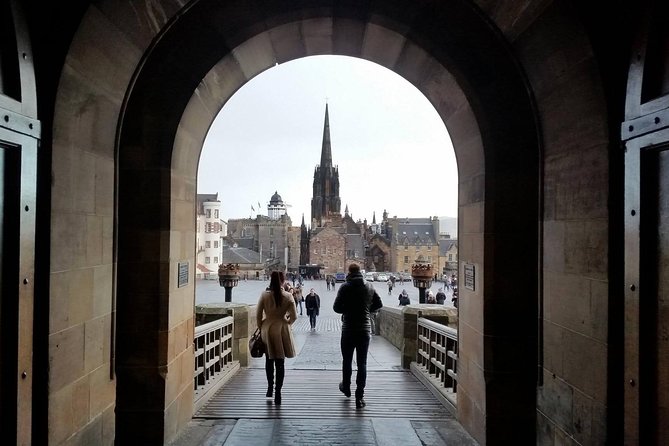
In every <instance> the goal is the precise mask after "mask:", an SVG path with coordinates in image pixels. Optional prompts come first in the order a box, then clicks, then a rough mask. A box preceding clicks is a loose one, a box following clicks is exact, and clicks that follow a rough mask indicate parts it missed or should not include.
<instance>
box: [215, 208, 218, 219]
mask: <svg viewBox="0 0 669 446" xmlns="http://www.w3.org/2000/svg"><path fill="white" fill-rule="evenodd" d="M214 218H218V209H214Z"/></svg>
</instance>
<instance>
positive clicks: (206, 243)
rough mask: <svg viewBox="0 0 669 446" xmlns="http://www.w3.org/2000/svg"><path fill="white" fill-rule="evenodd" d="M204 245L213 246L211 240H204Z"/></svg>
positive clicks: (206, 246)
mask: <svg viewBox="0 0 669 446" xmlns="http://www.w3.org/2000/svg"><path fill="white" fill-rule="evenodd" d="M204 247H205V248H211V242H210V241H209V240H207V241H206V242H204Z"/></svg>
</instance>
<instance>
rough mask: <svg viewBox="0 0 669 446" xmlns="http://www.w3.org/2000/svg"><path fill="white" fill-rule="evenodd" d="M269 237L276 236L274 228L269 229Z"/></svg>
mask: <svg viewBox="0 0 669 446" xmlns="http://www.w3.org/2000/svg"><path fill="white" fill-rule="evenodd" d="M269 236H270V237H273V236H274V228H269Z"/></svg>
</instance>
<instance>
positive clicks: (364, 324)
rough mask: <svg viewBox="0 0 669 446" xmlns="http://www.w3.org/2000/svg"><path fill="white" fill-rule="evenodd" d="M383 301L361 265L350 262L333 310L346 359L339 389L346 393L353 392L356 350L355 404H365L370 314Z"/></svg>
mask: <svg viewBox="0 0 669 446" xmlns="http://www.w3.org/2000/svg"><path fill="white" fill-rule="evenodd" d="M381 307H383V304H382V303H381V298H380V297H379V295H378V294H377V293H376V291H375V290H374V287H372V285H370V284H368V283H367V282H365V279H364V278H363V277H362V274H361V273H360V267H359V266H358V265H355V264H351V265H349V267H348V276H346V283H344V284H343V285H342V286H340V287H339V292H338V293H337V297H336V298H335V301H334V306H333V308H334V311H335V312H336V313H340V314H341V315H342V316H341V319H342V326H341V355H342V360H343V365H342V375H343V381H342V382H340V383H339V390H340V391H341V392H342V393H343V394H344V395H346V396H347V397H350V396H351V375H352V374H353V366H352V362H353V352H354V351H355V353H356V357H355V359H356V362H357V364H358V373H357V374H356V378H355V384H356V389H355V407H356V408H358V409H361V408H363V407H365V400H364V399H363V396H364V394H365V384H366V382H367V351H368V350H369V341H370V339H371V333H370V330H371V323H370V321H369V318H370V314H371V313H372V312H374V311H378V310H379V309H380V308H381Z"/></svg>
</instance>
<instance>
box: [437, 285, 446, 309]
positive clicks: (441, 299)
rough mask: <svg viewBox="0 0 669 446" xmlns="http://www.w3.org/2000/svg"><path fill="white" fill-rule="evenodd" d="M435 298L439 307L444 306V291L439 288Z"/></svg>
mask: <svg viewBox="0 0 669 446" xmlns="http://www.w3.org/2000/svg"><path fill="white" fill-rule="evenodd" d="M435 297H436V298H437V303H438V304H439V305H444V302H445V301H446V293H444V290H442V289H441V288H439V290H438V291H437V295H436V296H435Z"/></svg>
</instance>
